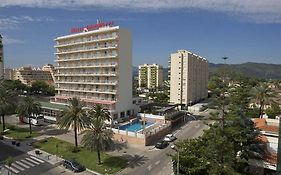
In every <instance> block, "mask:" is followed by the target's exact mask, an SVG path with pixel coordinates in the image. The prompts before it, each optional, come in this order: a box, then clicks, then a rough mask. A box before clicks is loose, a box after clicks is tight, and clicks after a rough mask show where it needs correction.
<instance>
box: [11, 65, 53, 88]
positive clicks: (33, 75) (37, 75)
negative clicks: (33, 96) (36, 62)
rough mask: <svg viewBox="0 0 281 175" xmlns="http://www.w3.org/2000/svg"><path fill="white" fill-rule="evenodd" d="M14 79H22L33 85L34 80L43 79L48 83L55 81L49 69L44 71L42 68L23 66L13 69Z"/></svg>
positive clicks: (25, 82) (24, 82)
mask: <svg viewBox="0 0 281 175" xmlns="http://www.w3.org/2000/svg"><path fill="white" fill-rule="evenodd" d="M13 76H14V78H13V79H14V80H20V81H21V82H22V83H23V84H26V85H29V86H30V85H31V84H32V82H34V81H37V80H41V81H45V82H46V83H47V84H50V85H53V84H54V81H53V78H52V75H51V73H50V72H49V71H43V70H41V69H40V68H32V67H22V68H19V69H14V71H13Z"/></svg>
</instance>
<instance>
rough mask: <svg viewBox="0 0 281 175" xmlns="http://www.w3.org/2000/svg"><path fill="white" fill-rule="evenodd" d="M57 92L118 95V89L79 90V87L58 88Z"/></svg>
mask: <svg viewBox="0 0 281 175" xmlns="http://www.w3.org/2000/svg"><path fill="white" fill-rule="evenodd" d="M56 90H61V91H73V92H89V93H102V94H116V93H117V90H116V89H101V88H78V87H72V86H70V87H57V88H56Z"/></svg>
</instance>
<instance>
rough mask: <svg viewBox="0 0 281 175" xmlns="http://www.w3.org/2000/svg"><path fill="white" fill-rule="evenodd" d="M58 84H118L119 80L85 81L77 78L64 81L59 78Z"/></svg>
mask: <svg viewBox="0 0 281 175" xmlns="http://www.w3.org/2000/svg"><path fill="white" fill-rule="evenodd" d="M56 83H57V84H93V85H95V84H96V85H117V83H118V81H106V80H104V81H102V80H99V81H95V80H94V81H83V80H79V81H78V80H77V81H75V80H74V81H64V80H57V81H56Z"/></svg>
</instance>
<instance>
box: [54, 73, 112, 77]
mask: <svg viewBox="0 0 281 175" xmlns="http://www.w3.org/2000/svg"><path fill="white" fill-rule="evenodd" d="M54 76H55V77H61V76H66V77H67V76H76V77H77V76H79V77H99V76H104V77H115V76H117V73H114V72H77V73H57V74H55V75H54Z"/></svg>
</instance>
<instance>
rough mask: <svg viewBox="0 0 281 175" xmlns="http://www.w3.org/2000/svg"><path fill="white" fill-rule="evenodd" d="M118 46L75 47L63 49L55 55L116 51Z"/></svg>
mask: <svg viewBox="0 0 281 175" xmlns="http://www.w3.org/2000/svg"><path fill="white" fill-rule="evenodd" d="M116 48H117V44H110V45H107V46H87V47H85V46H84V47H74V48H72V49H71V48H69V49H61V50H59V49H58V50H57V53H55V54H66V53H67V54H68V53H75V52H89V51H95V50H106V49H116Z"/></svg>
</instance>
